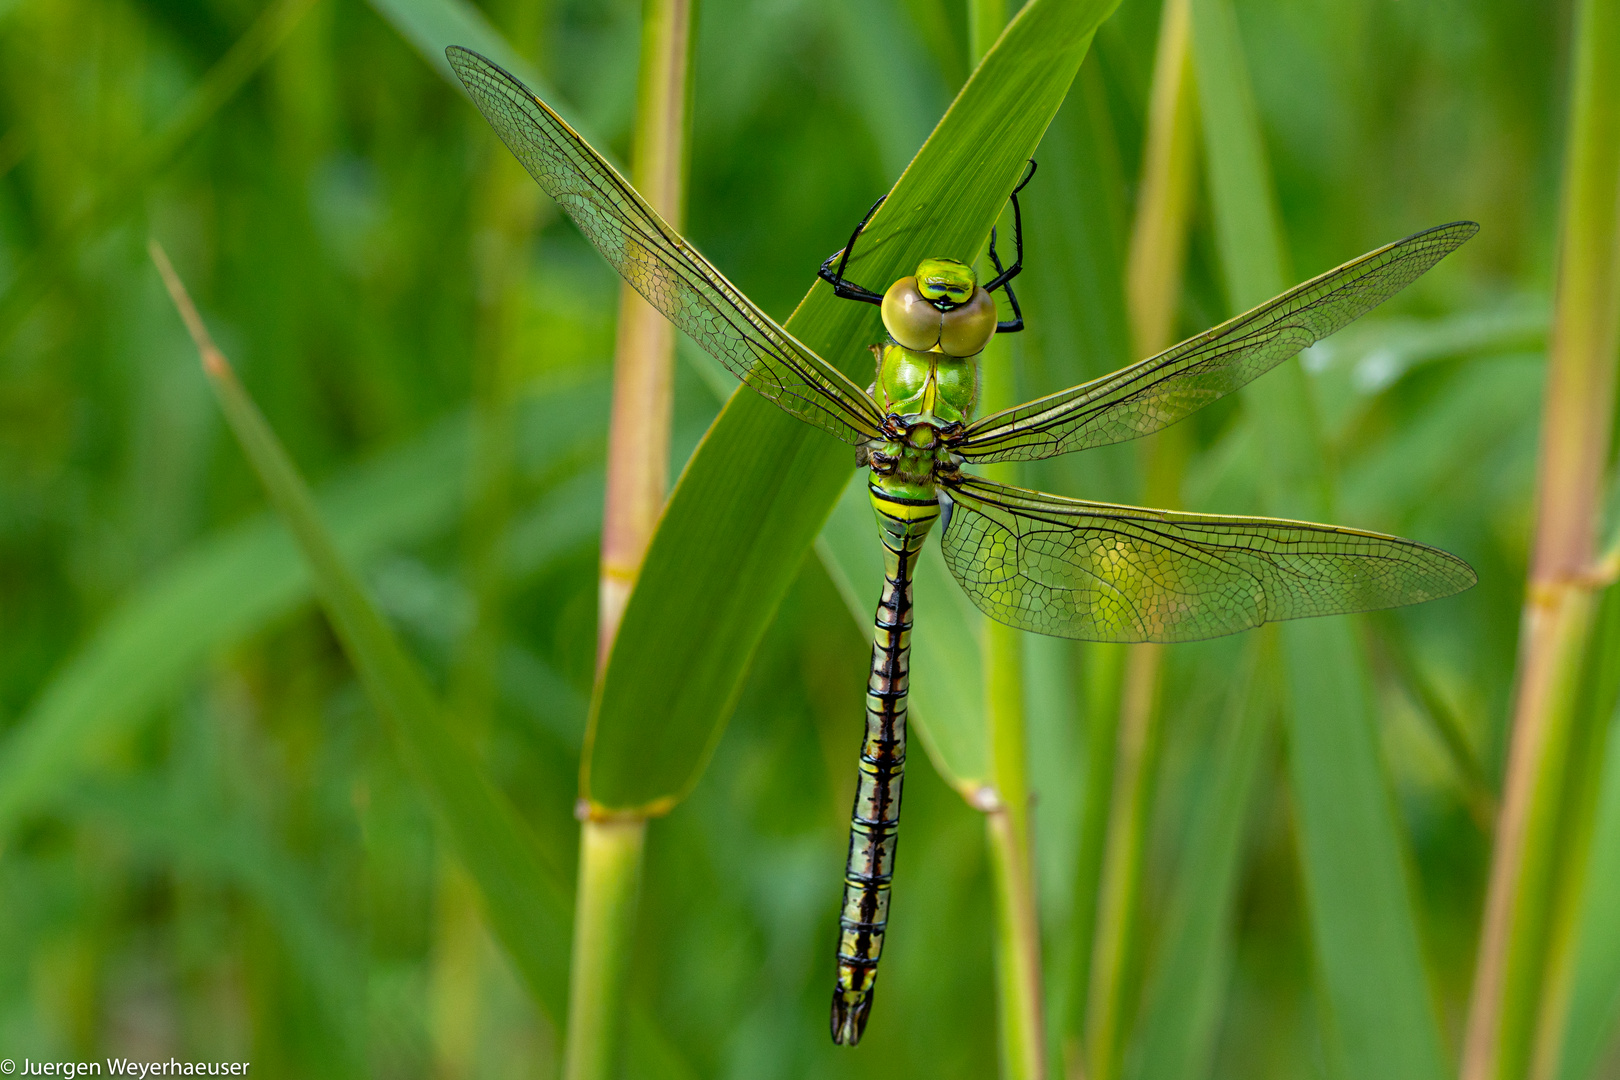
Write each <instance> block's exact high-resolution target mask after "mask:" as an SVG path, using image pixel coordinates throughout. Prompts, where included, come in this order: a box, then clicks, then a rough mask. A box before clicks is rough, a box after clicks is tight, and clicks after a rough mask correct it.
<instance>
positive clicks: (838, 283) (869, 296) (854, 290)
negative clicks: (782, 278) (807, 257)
mask: <svg viewBox="0 0 1620 1080" xmlns="http://www.w3.org/2000/svg"><path fill="white" fill-rule="evenodd" d="M888 197H889V196H888V195H887V194H884V195H879V196H878V201H877V202H875V203H873V204H872V209H870V210H868V211H867V212H866V216H865V217H863V218H861V223H860V224H859V225H857V226H855V231H854V232H852V233H850V234H849V243H847V244H845V245H844V247H843V250H842V251H835V252H833V253H832V254H831V255H829V256H827V261H826V262H824V263H822V264H821V269H820V270H819V271H818V272H817V274H816V276H817V277H819V278H821V280H822V281H825V282H827V283H828V284H829V285H831V286H832V287H833V295H834V296H838V297H841V298H842V299H845V300H859V301H861V302H862V303H863V304H881V303H883V297H882V296H881V295H879V294H878V293H875V292H872V291H871V290H870V289H863V288H861V287H860V286H859V285H857V284H855V283H854V282H853V281H850V280H848V279H847V278H845V277H844V268H845V267H846V266H848V265H849V253H850V251H851V250H853V249H854V247H855V240H856V238H857V237H859V236H860V235H861V230H862V229H864V228H866V223H867V222H868V221H871V220H872V215H873V214H875V213H877V211H878V207H880V206H882V205H883V200H884V199H887V198H888ZM834 259H837V260H838V269H836V270H834V269H833V260H834Z"/></svg>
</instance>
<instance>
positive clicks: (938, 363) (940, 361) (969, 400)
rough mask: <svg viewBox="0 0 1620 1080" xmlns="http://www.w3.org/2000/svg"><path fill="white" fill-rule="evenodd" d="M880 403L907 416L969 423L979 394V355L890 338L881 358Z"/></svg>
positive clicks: (943, 423) (881, 406)
mask: <svg viewBox="0 0 1620 1080" xmlns="http://www.w3.org/2000/svg"><path fill="white" fill-rule="evenodd" d="M875 389H876V390H877V401H878V407H879V408H880V409H882V410H883V411H884V412H885V413H894V414H896V415H899V416H903V417H905V418H906V419H908V420H911V419H913V418H915V419H916V420H917V421H921V422H924V423H927V422H933V423H935V424H938V425H941V426H943V425H945V424H950V423H957V424H966V423H967V422H968V421H970V420H972V419H973V406H974V404H975V403H976V401H977V399H978V396H979V357H978V356H977V355H974V356H947V355H946V354H945V353H942V352H916V351H913V350H911V349H908V348H906V347H905V346H904V345H897V344H895V343H894V342H892V341H891V342H889V343H888V344H887V345H884V346H883V347H882V350H881V355H880V356H879V359H878V377H877V386H876V388H875Z"/></svg>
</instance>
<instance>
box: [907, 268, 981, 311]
mask: <svg viewBox="0 0 1620 1080" xmlns="http://www.w3.org/2000/svg"><path fill="white" fill-rule="evenodd" d="M915 276H916V279H917V291H918V292H920V293H922V296H923V299H924V300H927V301H928V302H929V303H930V304H933V305H934V306H935V307H937V308H939V310H941V311H949V310H951V308H954V307H960V306H961V305H962V304H965V303H967V302H968V301H969V300H971V299H973V290H974V289H976V288H978V285H979V280H978V276H977V275H975V274H974V273H973V267H971V266H969V265H968V264H967V263H964V262H957V261H956V260H955V259H924V260H923V261H922V262H920V263H918V264H917V273H916V275H915Z"/></svg>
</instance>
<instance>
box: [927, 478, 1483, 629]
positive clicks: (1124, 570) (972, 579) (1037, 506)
mask: <svg viewBox="0 0 1620 1080" xmlns="http://www.w3.org/2000/svg"><path fill="white" fill-rule="evenodd" d="M949 491H950V495H951V498H952V500H953V501H954V502H955V504H956V505H955V507H954V509H953V510H952V514H951V522H950V527H949V528H948V529H946V530H945V534H944V536H943V538H942V541H941V543H942V546H943V547H944V551H945V562H946V564H947V565H949V566H950V568H951V573H953V574H954V575H955V576H956V580H957V581H959V582H960V583H961V585H962V588H963V589H964V590H966V592H967V594H968V595H969V596H970V597H972V598H973V602H974V603H975V604H977V605H978V606H979V609H980V610H981V611H983V612H984V613H985V614H986V615H988V616H990V617H991V618H992V619H996V620H998V621H1000V622H1004V623H1007V624H1008V625H1010V626H1016V627H1018V628H1020V629H1022V630H1032V631H1034V632H1036V633H1038V634H1051V635H1052V636H1054V637H1069V638H1082V639H1085V640H1088V641H1197V640H1199V639H1202V638H1210V637H1219V636H1221V635H1222V634H1232V633H1236V632H1237V631H1239V630H1247V629H1249V628H1251V627H1255V626H1259V625H1260V624H1261V623H1266V622H1275V621H1277V620H1281V619H1300V618H1305V617H1307V616H1312V615H1337V614H1342V613H1344V612H1349V611H1370V610H1373V609H1375V608H1386V607H1398V606H1400V605H1403V604H1416V603H1421V602H1422V601H1424V600H1434V599H1436V598H1438V597H1442V596H1450V595H1451V594H1452V593H1456V592H1461V591H1462V590H1464V589H1466V588H1469V587H1470V586H1472V585H1473V584H1474V582H1475V581H1476V580H1477V579H1476V578H1475V576H1474V571H1473V569H1472V568H1471V567H1470V566H1469V565H1468V564H1467V563H1465V562H1463V561H1462V560H1461V559H1459V558H1457V557H1456V556H1455V555H1451V554H1448V553H1447V552H1444V551H1441V550H1439V549H1438V548H1432V547H1428V546H1426V545H1424V544H1419V543H1415V542H1413V541H1411V540H1402V539H1400V538H1399V537H1395V536H1383V535H1381V534H1379V533H1370V532H1360V531H1358V530H1356V529H1341V528H1338V527H1337V526H1333V525H1313V524H1311V523H1309V522H1304V521H1282V520H1279V519H1276V518H1246V517H1214V516H1210V515H1205V514H1178V513H1172V512H1170V511H1168V510H1139V509H1137V508H1135V507H1130V506H1113V505H1110V504H1108V503H1094V502H1082V501H1080V500H1078V499H1065V498H1061V497H1059V496H1056V495H1046V494H1043V493H1042V492H1039V491H1026V490H1024V489H1023V488H1014V487H1007V486H1005V485H1002V484H996V483H993V482H991V481H988V480H982V479H980V478H978V477H967V476H964V477H963V478H962V480H961V481H960V482H958V483H953V484H951V485H950V488H949Z"/></svg>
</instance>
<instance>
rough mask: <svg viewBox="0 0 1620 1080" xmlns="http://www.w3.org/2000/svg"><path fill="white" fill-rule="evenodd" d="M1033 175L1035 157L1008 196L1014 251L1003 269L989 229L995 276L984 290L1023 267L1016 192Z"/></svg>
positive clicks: (1021, 227) (990, 289)
mask: <svg viewBox="0 0 1620 1080" xmlns="http://www.w3.org/2000/svg"><path fill="white" fill-rule="evenodd" d="M1034 176H1035V159H1034V158H1031V159H1030V162H1029V168H1028V169H1027V170H1025V172H1024V178H1023V179H1022V180H1020V181H1018V186H1017V187H1015V188H1013V189H1012V195H1010V196H1009V199H1010V200H1011V202H1012V208H1013V246H1014V248H1015V251H1014V255H1013V264H1012V265H1011V266H1009V267H1007V269H1005V270H1003V269H1002V268H1001V263H1000V261H999V260H996V259H995V247H996V240H995V237H996V234H995V230H994V229H992V230H991V231H990V251H991V259H992V261H994V262H995V264H996V276H995V278H994V279H993V280H991V281H990V282H988V283H987V284H986V285H985V287H984V291H985V292H995V291H996V290H997V289H999V288H1001V287H1002V286H1004V285H1006V284H1007V282H1009V281H1011V280H1012V279H1013V278H1015V277H1017V276H1018V274H1019V272H1020V271H1022V270H1023V269H1024V215H1023V213H1022V212H1021V211H1020V210H1019V209H1018V193H1019V192H1020V191H1023V190H1024V185H1025V184H1028V183H1029V182H1030V180H1031V179H1033V178H1034ZM1007 295H1008V298H1009V299H1011V297H1012V294H1011V293H1008V294H1007ZM1013 310H1014V311H1016V310H1018V307H1017V305H1016V304H1014V305H1013Z"/></svg>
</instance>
